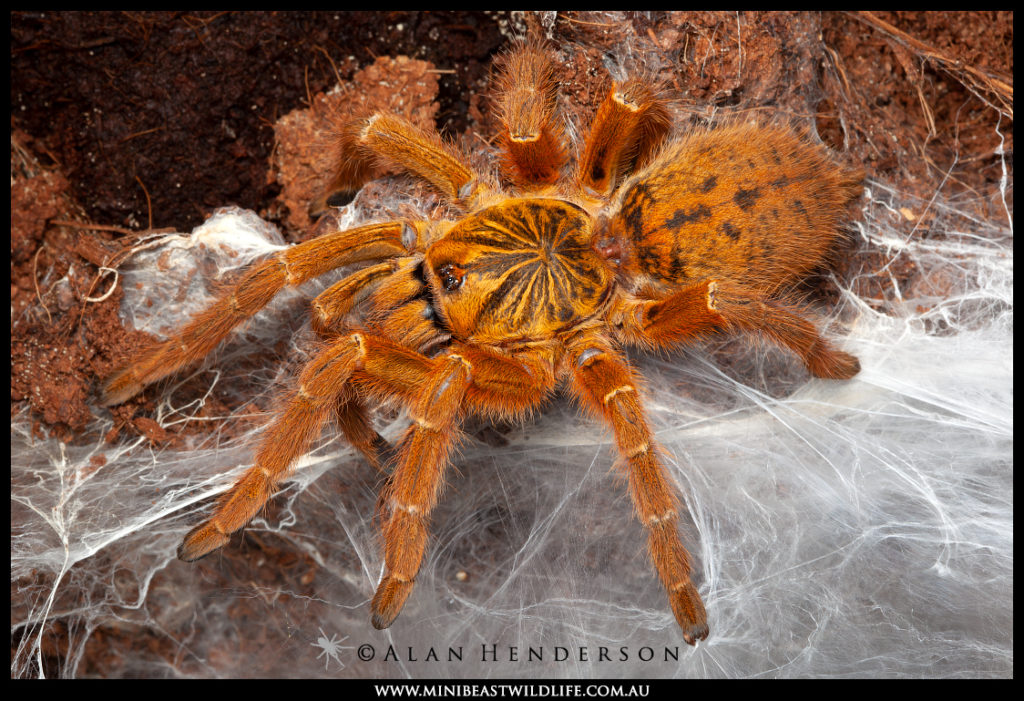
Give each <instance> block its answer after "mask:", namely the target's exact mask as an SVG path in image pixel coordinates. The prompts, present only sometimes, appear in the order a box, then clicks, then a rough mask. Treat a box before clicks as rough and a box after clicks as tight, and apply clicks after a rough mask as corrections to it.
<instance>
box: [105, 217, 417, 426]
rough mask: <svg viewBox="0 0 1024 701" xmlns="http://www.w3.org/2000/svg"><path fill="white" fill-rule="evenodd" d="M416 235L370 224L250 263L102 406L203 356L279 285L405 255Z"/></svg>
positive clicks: (113, 387) (142, 358)
mask: <svg viewBox="0 0 1024 701" xmlns="http://www.w3.org/2000/svg"><path fill="white" fill-rule="evenodd" d="M419 226H421V225H419V224H417V225H415V227H419ZM417 238H418V233H417V230H416V228H414V226H413V225H410V224H406V223H403V222H388V223H385V224H371V225H369V226H361V227H357V228H355V229H349V230H347V231H334V232H330V233H327V234H325V235H323V236H318V237H317V238H315V239H310V240H309V241H306V242H304V243H300V244H298V245H296V246H292V247H291V248H288V249H286V250H283V251H281V252H280V253H278V254H276V255H275V256H274V257H272V258H270V259H269V260H266V261H264V262H262V263H257V264H255V265H254V266H252V267H251V268H250V269H249V270H248V272H246V273H245V275H244V276H243V277H242V279H241V280H240V281H239V282H238V283H237V284H235V285H233V286H232V287H231V288H229V289H228V290H226V291H225V293H224V294H223V295H222V296H221V297H220V299H218V300H217V301H216V302H214V303H213V304H212V305H211V306H210V307H208V308H207V309H206V310H205V311H203V312H200V313H199V314H198V315H196V316H195V317H194V318H193V319H192V321H190V322H189V323H188V325H186V326H185V328H183V329H182V330H181V331H179V332H178V334H177V335H175V336H174V337H172V338H169V339H167V340H166V341H163V342H162V343H158V344H156V345H154V346H151V347H150V348H148V349H146V350H144V351H142V352H141V353H139V354H138V355H136V356H135V357H134V358H132V359H131V361H129V363H128V364H127V365H126V366H125V367H123V368H121V369H120V370H118V371H117V372H115V373H114V374H113V375H112V376H111V377H110V378H108V379H107V381H106V383H105V386H104V390H103V399H102V401H103V404H105V405H108V406H109V405H112V404H119V403H121V402H123V401H125V400H127V399H129V398H131V397H133V396H134V395H136V394H138V393H139V392H140V391H142V389H143V388H144V387H145V386H146V385H149V384H152V383H153V382H156V381H157V380H160V379H162V378H164V377H167V376H168V375H172V374H174V373H175V372H177V371H179V370H181V369H182V368H184V367H187V366H188V365H191V364H193V363H195V362H197V361H199V360H201V359H202V358H204V357H206V356H207V355H208V354H209V353H210V351H212V350H213V349H214V348H216V347H217V345H218V344H219V343H220V342H221V341H223V340H224V338H225V337H227V335H228V334H229V333H231V330H232V329H234V328H235V327H236V326H238V325H239V324H241V323H242V322H243V321H245V320H246V319H249V318H251V317H252V316H253V315H254V314H256V313H257V312H258V311H259V310H261V309H263V307H265V306H266V305H267V304H268V303H269V302H270V300H271V299H273V298H274V296H275V295H276V294H277V293H278V292H280V291H281V290H282V289H283V288H284V287H286V286H295V285H301V284H302V283H304V282H307V281H308V280H311V279H313V278H315V277H317V276H319V275H323V274H324V273H326V272H329V271H331V270H334V269H335V268H338V267H341V266H343V265H348V264H350V263H357V262H360V261H364V260H372V259H375V258H384V257H391V256H395V255H404V254H405V253H407V252H408V250H407V245H408V246H409V248H412V247H413V246H415V244H416V241H417Z"/></svg>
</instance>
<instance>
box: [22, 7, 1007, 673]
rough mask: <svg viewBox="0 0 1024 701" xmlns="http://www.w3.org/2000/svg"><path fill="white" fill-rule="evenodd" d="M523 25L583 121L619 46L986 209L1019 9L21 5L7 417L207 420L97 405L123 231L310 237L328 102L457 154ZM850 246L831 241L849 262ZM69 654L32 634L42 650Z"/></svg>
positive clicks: (846, 270) (672, 75) (874, 289)
mask: <svg viewBox="0 0 1024 701" xmlns="http://www.w3.org/2000/svg"><path fill="white" fill-rule="evenodd" d="M527 28H531V29H533V30H535V31H539V32H544V33H546V34H547V35H548V36H549V37H550V39H551V41H552V43H553V45H554V46H555V47H557V49H558V51H559V52H560V58H561V60H562V61H563V62H564V66H565V68H564V72H563V73H562V74H561V76H562V77H561V80H562V95H563V105H564V106H565V108H566V109H565V111H566V112H567V113H568V116H569V117H571V118H573V119H574V120H575V121H576V122H577V123H585V122H586V119H587V116H588V115H590V114H592V113H593V110H594V108H595V107H596V105H597V104H598V103H599V102H600V100H601V99H603V97H604V95H605V94H606V91H607V87H608V82H607V70H606V68H607V66H608V65H609V63H610V56H611V55H612V54H611V53H610V52H612V51H613V50H614V51H616V54H615V55H616V56H618V57H619V58H620V59H622V57H623V56H625V57H626V58H625V59H623V60H624V62H625V64H626V65H625V66H624V67H625V68H626V69H627V70H630V69H632V70H637V69H640V70H644V71H647V72H648V73H650V74H652V75H653V76H654V77H655V78H656V79H657V80H659V81H661V82H662V83H663V84H664V85H665V86H666V89H667V90H668V91H669V92H670V93H671V94H672V95H673V98H674V100H675V103H674V104H675V107H676V109H677V110H678V113H679V121H680V122H681V123H686V122H687V121H690V122H697V121H701V120H706V119H708V118H710V117H712V116H714V115H720V114H728V113H735V112H741V111H754V110H756V111H758V112H762V113H764V114H766V115H772V116H781V117H783V118H786V119H789V120H791V121H793V122H795V123H798V124H803V125H805V126H807V127H810V128H813V129H815V130H816V131H817V133H818V135H819V136H820V137H821V139H822V140H823V141H825V143H827V144H828V145H829V146H831V147H832V148H833V149H834V150H835V151H837V152H838V153H839V154H840V157H841V158H842V160H844V161H845V162H847V163H849V164H851V165H855V166H857V167H861V168H863V169H864V171H865V173H866V174H867V177H868V178H869V180H876V181H880V182H885V183H889V184H891V185H892V186H893V187H895V188H897V189H898V190H899V191H900V192H902V193H904V194H905V195H906V196H907V198H908V199H909V200H910V201H913V200H914V199H915V198H916V201H919V202H921V203H927V202H928V200H929V198H930V197H931V196H932V195H933V194H934V192H935V190H936V187H937V185H938V184H939V183H940V182H944V183H945V186H944V187H945V189H944V190H943V192H944V194H945V195H947V196H950V197H954V198H955V197H956V196H957V194H958V193H963V194H964V195H965V196H969V201H970V203H971V206H972V207H975V208H977V209H978V210H979V211H978V215H979V216H983V217H987V216H989V215H991V213H992V212H993V211H997V210H998V209H999V208H1001V207H1002V204H1001V201H1000V199H999V183H1000V180H1001V178H1002V177H1003V172H1002V163H1001V160H1000V158H999V157H998V155H997V151H998V149H1000V148H1001V149H1002V151H1003V152H1005V153H1007V154H1011V155H1012V151H1013V129H1012V120H1013V118H1012V114H1013V113H1012V84H1013V78H1012V76H1013V15H1012V13H1011V12H961V13H945V12H942V13H938V12H882V13H874V14H868V13H823V14H819V13H761V12H753V13H740V14H736V13H724V12H700V13H625V14H618V15H610V14H596V13H580V12H568V13H558V14H557V15H555V14H554V13H541V14H539V15H532V14H527V15H524V14H521V13H511V14H510V13H498V12H475V13H444V12H422V13H406V12H388V13H373V12H358V13H339V12H333V13H332V12H314V13H267V12H259V13H227V12H218V13H212V12H201V13H175V12H148V13H110V12H75V13H30V12H16V13H13V14H12V16H11V176H12V186H11V307H12V327H11V333H12V339H11V413H12V417H14V416H28V417H31V420H32V422H33V424H34V431H35V433H36V434H37V435H39V436H43V435H53V436H57V437H60V438H61V439H63V440H66V441H75V440H81V439H82V438H83V436H84V435H85V434H86V433H88V431H89V430H90V426H91V425H92V420H93V418H94V417H95V416H97V415H100V414H101V413H103V412H106V411H112V413H113V415H114V418H115V424H116V427H115V429H114V430H113V431H111V432H110V435H109V436H108V440H111V441H113V440H119V439H121V438H123V437H124V436H125V435H126V434H140V435H145V436H147V437H148V438H149V440H151V441H152V442H153V443H154V444H168V443H172V442H173V441H174V439H175V436H174V432H175V431H178V430H204V429H202V428H195V427H192V428H187V429H177V428H176V429H173V430H170V431H168V430H165V429H164V428H161V427H160V426H159V425H157V424H156V422H155V421H153V420H152V419H151V418H150V415H149V412H151V410H152V408H153V402H154V398H155V397H156V394H155V392H153V391H151V390H147V392H144V393H143V394H142V395H140V397H139V398H136V399H135V400H132V401H131V402H128V403H126V404H124V405H121V406H119V407H115V408H113V409H112V410H107V409H103V408H101V407H99V406H98V404H97V402H96V391H97V387H98V385H99V383H100V381H101V379H102V378H103V377H105V376H106V375H107V374H108V373H110V372H111V371H112V370H113V369H114V368H115V367H116V366H117V365H118V364H119V363H122V362H123V361H124V360H125V359H126V357H127V356H128V355H129V354H130V352H131V351H132V349H134V348H137V347H138V346H139V345H140V344H141V343H144V342H145V341H146V338H145V335H144V334H140V333H138V332H135V331H132V330H130V329H126V328H124V327H123V326H122V323H121V320H120V317H119V309H120V304H121V298H122V291H121V288H120V286H119V285H118V284H117V277H116V274H115V273H114V272H113V271H114V270H115V269H116V268H117V265H118V264H119V263H120V261H121V260H123V259H124V257H125V256H126V253H127V251H128V249H130V247H131V246H132V244H133V243H134V242H136V241H137V240H138V238H139V237H140V235H142V234H143V233H145V232H152V231H158V230H168V231H186V232H187V231H190V230H191V229H192V228H193V227H195V226H197V225H198V224H200V223H201V222H202V221H203V220H204V219H205V218H206V217H207V216H209V214H210V213H211V212H212V211H213V210H214V209H216V208H218V207H222V206H225V205H229V204H236V205H240V206H242V207H246V208H250V209H253V210H255V211H257V212H258V213H260V214H261V216H263V217H265V218H267V219H269V220H271V221H273V222H275V223H276V224H278V225H279V226H280V227H281V228H282V230H283V231H284V233H285V237H286V238H287V239H288V240H290V241H300V240H303V239H305V238H306V237H308V236H309V235H310V231H311V229H312V227H311V222H310V219H309V216H308V213H307V206H308V204H309V201H310V200H311V199H312V198H313V196H314V195H315V193H316V192H317V190H318V189H319V188H320V187H321V185H322V182H323V180H324V177H325V165H324V162H325V161H324V158H323V154H324V152H325V151H327V150H329V143H330V138H331V133H332V132H331V126H332V124H333V123H334V122H333V121H332V120H336V119H337V117H338V115H339V114H345V113H348V111H352V110H361V109H380V108H383V109H390V110H396V111H399V112H401V113H403V114H405V115H406V116H407V117H409V118H410V119H413V120H414V121H416V122H418V123H419V124H421V125H423V126H430V125H431V124H432V125H434V126H435V127H436V128H437V129H438V130H440V132H441V133H442V134H443V135H444V136H445V138H447V139H451V140H454V141H455V142H456V143H457V144H458V145H459V146H460V147H461V148H463V149H465V150H467V151H468V150H472V149H474V148H477V147H479V145H480V144H481V143H482V142H488V141H489V139H490V138H491V136H492V135H493V134H494V133H495V128H494V127H495V122H494V117H493V115H492V114H491V112H490V109H489V108H490V94H489V92H488V90H489V88H488V80H487V79H488V76H489V75H490V72H491V64H492V60H493V59H494V57H495V56H496V55H497V54H498V53H499V52H500V51H501V50H503V49H504V48H506V47H507V46H508V44H509V42H510V40H511V38H512V37H513V36H514V35H515V34H516V33H517V32H522V31H524V30H525V29H527ZM627 44H628V45H629V46H630V47H631V48H632V49H633V50H632V51H629V52H623V51H622V50H621V49H622V48H623V47H624V46H625V45H627ZM395 85H400V86H403V87H402V88H401V89H400V90H398V91H396V90H395V89H394V88H393V87H392V86H395ZM336 86H337V87H336ZM332 89H333V91H332ZM1000 135H1001V136H1000ZM1011 175H1012V174H1011ZM903 215H904V217H905V222H903V223H904V225H905V226H906V233H908V234H909V232H911V231H914V232H915V235H918V236H932V235H939V234H937V233H934V232H932V231H931V230H930V228H929V226H928V224H929V219H928V217H929V215H928V213H927V210H926V208H925V207H924V205H923V204H922V206H921V207H920V208H919V209H916V210H914V209H910V210H908V211H906V212H903ZM875 255H876V254H875V253H874V252H871V251H860V252H859V255H858V262H857V265H858V266H859V269H860V270H861V272H862V273H863V269H864V266H865V261H868V262H867V264H866V265H867V266H868V270H870V269H871V265H872V262H871V261H872V260H874V261H875V262H874V265H877V266H879V267H880V266H881V265H882V264H883V263H884V258H883V256H882V254H881V253H878V254H877V256H876V257H875V258H874V259H873V258H872V256H875ZM850 260H852V256H850V257H848V258H845V259H841V260H839V261H838V262H837V263H838V265H837V268H838V270H839V274H840V275H841V276H844V275H850V267H849V266H850V265H851V264H850V263H849V261H850ZM890 272H891V273H893V274H894V275H895V276H896V277H895V279H896V281H897V282H898V283H899V284H902V285H907V284H913V282H914V278H915V275H916V271H915V270H914V269H913V267H912V264H910V263H908V264H906V265H904V267H903V268H901V269H897V270H890ZM851 277H852V275H851ZM857 284H858V285H860V286H861V287H860V289H859V290H858V291H859V292H861V293H862V294H864V295H866V296H884V295H887V294H890V293H891V286H892V278H890V277H888V275H887V276H886V277H884V279H883V278H881V277H879V279H874V278H872V276H871V275H863V274H861V275H859V276H858V283H857ZM824 292H825V293H826V295H827V292H828V291H827V289H825V290H824ZM221 401H227V400H226V399H222V400H221ZM233 408H237V407H231V406H227V407H225V406H223V405H221V406H217V407H216V411H218V412H220V413H223V412H224V411H230V410H231V409H233ZM186 425H188V424H186ZM97 636H98V637H97V638H96V640H97V641H100V642H96V644H93V643H92V642H91V643H90V645H89V650H91V651H93V653H95V657H92V656H90V655H92V653H89V654H87V657H88V659H87V660H85V661H84V662H83V667H82V668H83V669H86V670H88V673H89V674H94V675H107V674H116V673H117V672H116V664H115V663H114V662H112V661H111V660H110V652H109V651H110V649H111V648H112V646H113V647H116V646H117V645H126V646H127V645H139V644H145V643H144V642H139V640H138V636H135V638H134V639H124V638H119V637H118V636H119V634H118V633H117V632H116V631H102V630H101V631H99V632H98V633H97ZM104 636H105V637H104ZM60 637H61V636H60V635H59V631H55V635H54V636H53V639H54V640H59V639H60ZM154 640H157V638H154ZM158 640H159V641H160V643H159V644H166V639H165V638H158ZM102 650H106V651H107V652H106V653H101V651H102ZM47 656H48V657H47ZM60 656H61V653H60V650H59V649H57V648H56V647H55V648H54V649H52V650H49V651H46V650H44V657H45V658H46V660H47V661H45V662H44V665H51V664H52V665H54V667H55V668H56V667H57V666H59V661H58V660H59V658H60Z"/></svg>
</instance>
